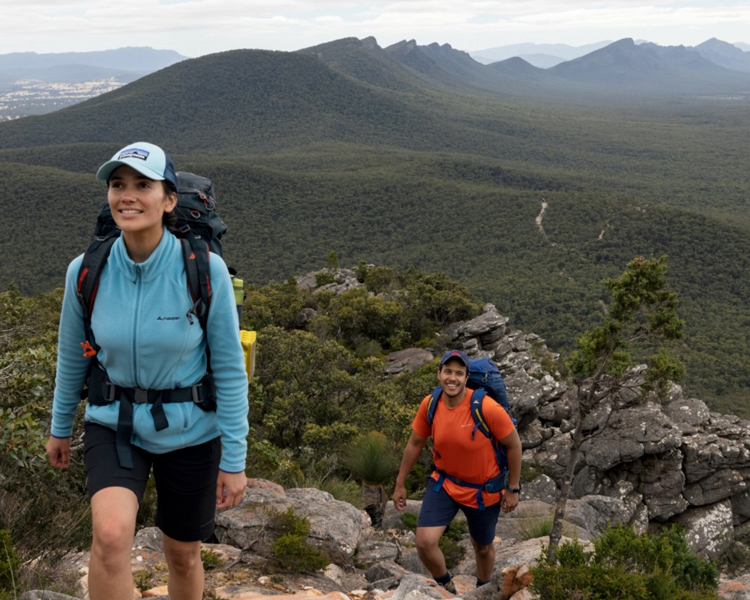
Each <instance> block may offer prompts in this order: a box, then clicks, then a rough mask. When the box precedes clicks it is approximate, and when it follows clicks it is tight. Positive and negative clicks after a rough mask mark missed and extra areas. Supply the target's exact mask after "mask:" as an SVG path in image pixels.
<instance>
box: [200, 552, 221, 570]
mask: <svg viewBox="0 0 750 600" xmlns="http://www.w3.org/2000/svg"><path fill="white" fill-rule="evenodd" d="M201 562H202V563H203V569H204V570H206V571H210V570H211V569H215V568H217V567H220V566H221V565H222V562H223V561H222V560H221V557H220V556H219V555H218V554H216V552H213V551H212V550H206V549H205V548H201Z"/></svg>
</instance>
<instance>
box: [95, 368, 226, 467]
mask: <svg viewBox="0 0 750 600" xmlns="http://www.w3.org/2000/svg"><path fill="white" fill-rule="evenodd" d="M88 389H89V393H88V401H89V404H92V405H94V406H105V405H107V404H111V403H112V402H116V401H119V402H120V410H119V412H118V415H117V433H116V448H117V460H118V462H119V463H120V466H121V467H123V468H125V469H132V468H133V458H132V455H131V450H130V437H131V435H132V433H133V405H134V404H151V405H152V406H151V411H150V412H151V416H152V417H153V419H154V428H155V429H156V431H162V430H164V429H166V428H167V427H169V421H168V420H167V415H166V414H165V412H164V406H163V404H165V403H170V402H192V403H194V404H195V405H197V406H198V407H199V408H201V409H202V410H205V411H207V412H210V411H215V410H216V395H215V393H214V384H213V377H212V376H211V374H210V373H207V374H206V375H205V376H204V377H203V379H201V380H200V381H199V382H198V383H196V384H195V385H193V386H191V387H188V388H176V389H172V390H146V389H143V388H125V387H122V386H119V385H116V384H114V383H112V381H111V380H110V379H109V376H108V375H107V372H106V371H105V370H104V369H103V368H102V366H101V365H100V364H99V363H96V364H95V365H94V366H93V368H92V369H91V373H90V375H89V381H88Z"/></svg>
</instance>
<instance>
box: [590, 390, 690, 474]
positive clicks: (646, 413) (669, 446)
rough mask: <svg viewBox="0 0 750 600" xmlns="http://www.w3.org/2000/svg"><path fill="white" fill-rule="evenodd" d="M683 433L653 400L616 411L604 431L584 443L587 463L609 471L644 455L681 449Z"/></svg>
mask: <svg viewBox="0 0 750 600" xmlns="http://www.w3.org/2000/svg"><path fill="white" fill-rule="evenodd" d="M681 444H682V433H681V432H680V430H679V429H678V428H677V427H676V426H675V425H674V423H672V422H671V421H670V420H669V419H668V418H667V416H666V415H665V414H664V413H663V412H662V411H661V407H660V406H658V405H656V404H653V403H651V402H649V403H647V404H644V405H636V406H633V407H630V408H626V409H624V410H618V411H615V412H614V413H613V414H612V416H611V417H610V418H609V423H608V425H607V426H606V428H604V429H603V430H602V431H601V433H600V434H599V435H597V436H595V437H593V438H592V439H590V440H588V441H586V442H584V443H583V445H582V446H581V450H582V452H583V454H584V457H585V461H586V464H589V465H591V466H592V467H595V468H597V469H599V470H600V471H606V470H608V469H611V468H612V467H614V466H616V465H618V464H620V463H627V462H632V461H634V460H637V459H639V458H641V457H642V456H643V455H644V454H663V453H665V452H667V451H669V450H673V449H675V448H679V447H680V446H681Z"/></svg>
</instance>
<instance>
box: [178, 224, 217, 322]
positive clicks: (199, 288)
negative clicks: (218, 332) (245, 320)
mask: <svg viewBox="0 0 750 600" xmlns="http://www.w3.org/2000/svg"><path fill="white" fill-rule="evenodd" d="M180 243H181V244H182V258H183V261H184V263H185V275H186V277H187V286H188V291H189V292H190V297H191V298H192V300H193V307H192V308H191V309H190V310H189V311H188V319H190V320H191V322H192V316H193V315H194V316H196V317H197V318H198V322H199V323H200V325H201V327H202V328H203V331H206V324H207V321H208V307H209V305H210V304H211V294H212V292H211V265H210V256H211V253H210V250H209V247H208V244H207V243H206V242H205V241H203V240H200V239H197V238H196V237H195V236H193V235H190V232H188V234H187V235H185V237H183V238H180Z"/></svg>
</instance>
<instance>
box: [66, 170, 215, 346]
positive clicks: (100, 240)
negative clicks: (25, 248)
mask: <svg viewBox="0 0 750 600" xmlns="http://www.w3.org/2000/svg"><path fill="white" fill-rule="evenodd" d="M175 215H176V217H177V227H176V230H175V231H173V233H174V234H175V235H176V236H177V237H178V238H180V240H181V242H182V253H183V260H184V261H185V272H186V274H187V285H188V290H189V291H190V297H191V298H192V299H193V302H194V304H193V307H192V308H191V309H190V311H188V319H189V320H190V322H191V323H192V322H193V316H195V317H197V319H198V321H199V322H200V324H201V327H202V328H203V330H204V331H205V329H206V319H207V318H208V307H209V305H210V303H211V269H210V265H209V260H210V253H209V251H211V252H214V253H216V254H218V255H220V256H222V255H223V248H222V245H221V237H222V236H223V235H224V233H225V232H226V230H227V226H226V225H225V224H224V221H222V220H221V217H219V215H218V213H217V212H216V202H215V200H214V197H213V185H212V183H211V180H210V179H207V178H206V177H201V176H200V175H195V174H193V173H185V172H179V173H177V206H176V207H175ZM118 237H120V230H119V229H118V228H117V226H116V225H115V221H114V219H113V218H112V212H111V211H110V208H109V205H108V204H105V205H104V207H103V208H102V210H101V211H100V212H99V216H98V217H97V219H96V226H95V228H94V240H93V241H92V242H91V244H90V245H89V248H88V250H87V251H86V253H85V254H84V257H83V262H82V263H81V268H80V270H79V272H78V301H79V302H80V304H81V308H82V309H83V321H84V328H85V333H86V339H85V340H84V342H82V344H81V345H82V346H83V349H84V356H87V357H89V356H95V355H96V352H97V348H96V345H95V342H94V339H93V334H92V332H91V313H92V311H93V309H94V302H95V300H96V292H97V289H98V287H99V278H100V277H101V274H102V270H103V269H104V265H105V264H106V263H107V258H108V257H109V253H110V251H111V250H112V244H114V242H115V240H116V239H117V238H118Z"/></svg>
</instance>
